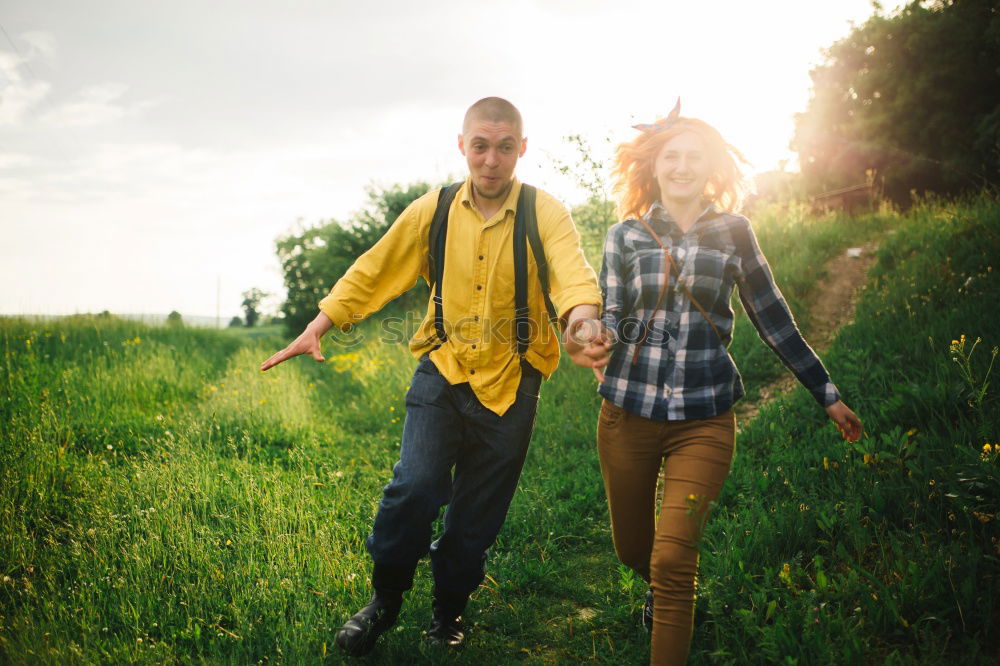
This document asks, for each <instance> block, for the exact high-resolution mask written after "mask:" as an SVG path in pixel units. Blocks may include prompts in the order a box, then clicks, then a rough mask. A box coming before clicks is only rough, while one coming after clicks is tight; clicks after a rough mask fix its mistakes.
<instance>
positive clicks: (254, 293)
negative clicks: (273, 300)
mask: <svg viewBox="0 0 1000 666" xmlns="http://www.w3.org/2000/svg"><path fill="white" fill-rule="evenodd" d="M268 296H270V294H268V293H267V292H266V291H263V290H261V289H258V288H257V287H254V288H253V289H250V290H249V291H244V292H243V312H244V315H245V316H244V319H245V320H246V327H247V328H253V327H254V326H255V325H256V324H257V320H258V319H260V312H259V311H258V308H259V307H260V303H261V301H263V300H264V299H265V298H267V297H268Z"/></svg>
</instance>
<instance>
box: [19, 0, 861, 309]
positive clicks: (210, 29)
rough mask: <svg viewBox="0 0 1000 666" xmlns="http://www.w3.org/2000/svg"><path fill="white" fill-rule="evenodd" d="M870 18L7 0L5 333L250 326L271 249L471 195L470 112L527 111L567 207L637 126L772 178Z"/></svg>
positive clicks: (709, 2) (530, 161) (465, 6)
mask: <svg viewBox="0 0 1000 666" xmlns="http://www.w3.org/2000/svg"><path fill="white" fill-rule="evenodd" d="M872 13H873V10H872V7H871V2H870V0H838V1H837V2H829V1H821V0H760V1H759V2H756V3H748V2H743V1H739V0H732V1H730V0H704V1H702V2H678V1H676V0H659V1H658V2H638V1H636V0H617V1H615V2H599V1H597V0H512V1H510V2H505V3H496V2H491V3H486V2H477V1H475V0H464V1H462V2H458V1H453V0H439V1H437V2H433V3H430V2H426V3H423V2H413V1H412V0H410V1H403V0H382V1H381V2H372V3H362V2H357V1H356V0H352V1H350V2H347V1H346V0H327V1H326V2H319V1H313V2H307V1H295V0H292V1H285V2H280V3H279V2H264V1H263V0H240V1H239V2H232V1H229V0H213V1H212V2H204V1H203V0H170V1H169V2H167V1H161V0H148V1H145V2H135V1H134V0H94V1H92V2H86V3H83V2H78V1H76V0H31V1H30V2H23V1H20V0H0V27H2V32H0V315H9V314H49V315H52V314H72V313H78V312H99V311H102V310H109V311H111V312H113V313H146V314H166V313H167V312H170V311H171V310H177V311H178V312H180V313H181V314H182V315H185V316H209V317H215V316H217V315H218V316H220V317H221V321H222V324H223V325H225V324H226V323H228V321H229V318H230V317H232V316H233V315H237V314H240V302H241V300H242V298H241V293H242V292H244V291H246V290H248V289H250V288H252V287H258V288H261V289H263V290H265V291H267V292H269V293H271V294H273V296H272V297H271V298H270V299H269V301H268V302H267V303H266V307H267V308H270V309H271V310H276V307H277V305H278V303H280V299H281V296H282V295H283V291H284V290H283V286H282V277H281V270H280V264H279V262H278V260H277V256H276V253H275V240H276V239H277V238H279V237H280V236H283V235H286V234H289V233H294V232H296V231H297V230H301V229H302V228H304V227H308V226H312V225H316V224H319V223H321V222H324V221H328V220H330V219H338V220H345V219H348V218H349V217H350V216H351V214H352V213H353V212H355V211H357V210H359V209H360V208H361V207H362V206H363V205H364V204H365V201H366V188H368V187H372V186H374V187H386V186H391V185H393V184H395V183H411V182H415V181H420V180H423V181H427V182H431V183H438V182H444V181H445V180H447V179H450V178H461V177H462V176H464V174H465V162H464V159H463V157H462V155H461V154H460V153H459V151H458V146H457V134H458V132H459V131H460V128H461V121H462V116H463V115H464V112H465V109H466V108H467V107H468V106H469V105H470V104H472V102H474V101H476V100H477V99H480V98H482V97H486V96H489V95H498V96H501V97H505V98H507V99H509V100H511V101H512V102H513V103H514V104H515V105H516V106H518V108H519V109H520V110H521V113H522V115H523V117H524V121H525V134H526V136H527V137H528V151H527V153H526V154H525V156H524V157H523V158H522V159H521V161H520V162H519V164H518V171H517V172H518V176H519V178H521V180H523V181H525V182H530V183H532V184H534V185H537V186H539V187H542V188H543V189H546V190H548V191H550V192H552V193H553V194H555V195H556V196H558V197H560V198H561V199H562V200H563V201H564V202H566V203H567V204H568V205H572V204H574V203H579V202H581V201H583V200H584V198H585V195H584V193H583V192H582V191H581V190H580V188H579V186H578V185H577V184H576V181H575V179H573V178H572V177H568V176H564V175H561V174H560V173H559V170H558V166H559V164H562V163H574V162H575V161H576V160H575V157H576V149H575V148H574V147H573V146H572V145H571V144H570V143H569V142H568V141H567V140H566V137H567V136H570V135H580V136H582V137H583V138H584V140H585V141H586V143H587V144H588V145H589V146H590V147H591V150H592V154H593V155H594V156H595V158H596V159H597V160H598V161H599V162H601V163H602V164H605V163H607V160H608V157H609V156H610V155H611V150H612V147H613V146H614V145H615V144H616V143H618V142H621V141H625V140H629V139H631V138H632V136H634V133H635V130H631V129H630V126H631V125H632V124H635V123H637V122H651V121H653V120H654V119H656V118H657V117H661V116H663V115H665V114H666V113H667V112H668V111H669V110H670V108H671V107H672V106H673V104H674V102H675V101H676V99H677V98H678V97H680V98H681V99H682V113H683V115H685V116H693V117H699V118H702V119H704V120H707V121H708V122H710V123H712V124H713V125H715V126H716V127H717V128H718V129H719V130H720V131H721V132H722V133H723V136H725V137H726V138H727V139H728V140H729V141H730V143H732V144H734V145H735V146H736V147H738V148H739V149H740V150H742V151H743V153H744V154H745V155H746V156H747V157H748V159H749V160H750V162H751V163H752V164H753V169H754V170H756V171H767V170H770V169H776V168H780V167H781V165H782V164H784V165H786V166H785V168H794V159H793V158H794V155H793V153H791V152H790V150H789V148H788V143H789V141H790V139H791V136H792V131H793V118H794V114H795V113H796V112H801V111H803V110H805V107H806V104H807V102H808V99H809V91H810V79H809V70H810V69H811V68H813V67H815V66H816V65H817V64H819V63H820V62H822V49H823V48H824V47H827V46H829V45H830V44H832V43H833V42H835V41H836V40H838V39H840V38H842V37H844V36H846V35H847V34H848V32H849V31H850V28H851V24H852V22H853V23H855V24H860V23H863V22H864V21H865V19H867V18H868V17H869V16H870V15H871V14H872Z"/></svg>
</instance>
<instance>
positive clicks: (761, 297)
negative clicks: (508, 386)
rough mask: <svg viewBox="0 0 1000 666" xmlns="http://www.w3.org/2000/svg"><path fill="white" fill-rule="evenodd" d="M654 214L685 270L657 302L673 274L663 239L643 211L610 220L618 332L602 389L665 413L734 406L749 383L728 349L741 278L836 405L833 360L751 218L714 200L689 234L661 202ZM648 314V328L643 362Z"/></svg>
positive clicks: (764, 322)
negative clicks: (802, 329) (801, 321)
mask: <svg viewBox="0 0 1000 666" xmlns="http://www.w3.org/2000/svg"><path fill="white" fill-rule="evenodd" d="M644 219H645V220H646V222H647V223H648V224H649V225H650V226H651V227H652V228H653V230H655V231H656V232H657V233H659V234H660V240H661V241H662V242H663V245H664V246H665V247H666V248H667V249H669V251H670V253H671V255H672V256H673V258H674V261H675V262H676V263H677V266H678V267H680V276H678V275H677V274H676V273H671V281H670V287H669V288H668V290H667V293H666V294H664V297H663V301H662V302H661V303H660V309H659V310H657V311H656V312H655V313H654V312H652V310H653V308H654V307H655V305H656V299H657V296H658V295H659V293H660V288H661V286H662V284H663V272H664V270H663V263H664V260H665V259H664V256H663V249H661V247H660V245H659V244H658V243H657V242H656V240H655V239H654V238H652V237H651V236H650V234H649V231H647V230H646V228H645V227H644V226H643V225H642V223H641V222H640V221H639V220H633V219H630V220H625V221H624V222H620V223H618V224H616V225H614V226H613V227H611V229H609V230H608V235H607V240H606V242H605V245H604V263H603V265H602V266H601V278H600V283H601V291H602V292H603V294H604V314H603V315H602V321H603V323H604V325H605V326H606V327H607V328H608V329H610V330H612V331H614V332H615V334H616V337H617V340H616V342H615V345H614V347H613V348H612V352H611V360H610V362H609V364H608V366H607V367H606V368H605V372H604V375H605V379H604V382H603V383H602V384H601V386H600V388H599V392H600V394H601V395H602V396H604V397H605V398H606V399H607V400H609V401H610V402H613V403H614V404H616V405H618V406H619V407H622V408H623V409H625V410H627V411H629V412H632V413H634V414H639V415H641V416H644V417H646V418H648V419H654V420H657V421H667V420H671V421H672V420H680V419H694V418H699V419H702V418H709V417H712V416H716V415H718V414H721V413H723V412H725V411H726V410H728V409H730V408H731V407H732V406H733V403H735V402H736V401H737V400H739V399H740V398H741V397H742V396H743V393H744V391H743V381H742V380H741V379H740V374H739V371H737V369H736V365H735V364H734V363H733V359H732V357H731V356H730V355H729V352H728V351H727V349H726V347H728V346H729V342H730V341H731V340H732V331H733V309H732V307H731V306H730V300H731V299H730V297H731V296H732V293H733V287H734V286H739V294H740V300H741V301H742V303H743V308H744V309H745V310H746V312H747V314H748V315H749V317H750V320H751V321H752V322H753V325H754V326H755V327H756V329H757V332H758V333H759V334H760V337H761V339H763V340H764V342H766V343H767V345H768V346H769V347H771V349H773V350H774V351H775V353H777V354H778V357H779V358H780V359H781V361H782V362H783V363H784V364H785V365H786V366H787V367H788V369H789V370H791V371H792V373H794V375H795V376H796V377H797V378H798V380H799V381H800V382H801V383H802V384H803V385H804V386H805V387H806V388H807V389H809V391H810V392H811V393H812V395H813V397H814V398H816V401H817V402H819V403H820V404H821V405H823V406H824V407H826V406H829V405H832V404H833V403H835V402H836V401H838V400H840V394H839V393H838V392H837V387H836V386H834V385H833V383H832V382H831V381H830V375H829V374H828V373H827V371H826V368H824V367H823V364H822V362H821V361H820V360H819V358H818V357H817V356H816V353H815V352H814V351H813V350H812V349H811V348H810V347H809V345H808V344H806V341H805V340H803V339H802V335H801V334H800V333H799V330H798V328H797V327H796V325H795V320H794V319H793V318H792V313H791V312H790V311H789V309H788V305H787V304H786V303H785V299H784V298H783V297H782V295H781V292H780V291H779V290H778V287H777V285H776V284H775V283H774V278H773V276H772V275H771V268H770V267H769V266H768V265H767V259H765V257H764V255H763V253H762V252H761V251H760V247H759V246H758V244H757V237H756V236H755V235H754V233H753V229H751V227H750V221H749V220H747V218H745V217H743V216H741V215H734V214H731V213H726V212H720V211H719V210H717V209H716V208H715V207H714V206H709V207H708V208H706V209H705V211H704V212H703V213H702V214H701V216H700V217H699V218H698V221H697V222H695V224H694V225H693V226H692V227H691V228H690V229H689V230H688V232H687V233H686V234H685V233H682V232H681V230H680V228H679V227H678V226H677V224H676V223H675V222H674V221H673V219H672V218H671V217H670V214H669V213H667V211H666V209H664V208H663V207H662V206H661V205H660V204H659V203H658V202H657V203H655V204H653V206H652V207H651V208H650V210H649V212H648V213H646V216H645V218H644ZM681 282H683V283H684V284H685V285H686V286H687V288H688V289H689V290H690V292H691V294H692V295H693V296H694V298H695V299H697V301H698V303H699V304H700V305H701V306H702V307H703V308H704V309H705V311H706V312H707V313H708V315H709V316H710V317H711V318H712V323H714V324H715V326H716V328H717V329H718V331H719V334H721V336H722V338H723V340H721V341H720V339H719V336H718V335H716V333H715V331H713V330H712V326H711V325H710V324H709V323H708V321H706V320H705V317H704V316H703V315H702V314H701V313H700V312H699V311H698V309H697V307H696V306H695V305H694V304H693V303H692V302H691V299H690V298H688V296H687V294H685V293H684V290H683V289H682V288H681V286H680V283H681ZM650 317H652V320H650ZM646 322H649V323H648V333H647V337H646V340H645V342H644V343H643V344H642V345H641V347H640V349H639V352H638V356H639V358H638V361H637V362H636V363H635V364H634V365H633V364H632V356H633V354H634V353H635V349H636V346H637V345H636V343H637V342H638V340H639V337H640V335H641V332H642V330H643V327H644V326H646V325H647V324H646Z"/></svg>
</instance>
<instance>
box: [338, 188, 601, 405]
mask: <svg viewBox="0 0 1000 666" xmlns="http://www.w3.org/2000/svg"><path fill="white" fill-rule="evenodd" d="M520 192H521V184H520V183H519V182H518V181H517V180H515V181H514V185H513V187H511V190H510V193H509V194H508V195H507V198H506V200H505V201H504V203H503V206H501V208H500V210H499V211H498V212H497V213H496V214H495V215H494V216H493V217H491V218H490V219H488V220H487V219H484V218H483V216H482V214H481V213H480V212H479V209H478V208H476V206H475V204H474V203H473V201H472V195H471V189H470V184H469V181H468V180H466V182H465V184H464V185H462V187H461V188H460V189H459V191H458V193H457V194H456V195H455V199H454V201H452V204H451V209H450V212H449V217H448V234H447V237H446V244H445V261H444V278H443V279H442V284H441V296H442V299H443V301H444V305H443V313H444V326H445V333H446V334H447V337H448V340H447V341H446V342H445V343H444V344H443V345H441V346H440V347H438V348H437V349H434V347H435V346H436V345H438V344H439V341H438V339H437V336H436V335H435V331H434V301H433V293H432V294H431V298H430V299H428V303H427V314H426V315H425V316H424V319H423V321H422V322H421V324H420V327H419V328H418V329H417V332H416V333H415V334H414V336H413V338H411V340H410V350H411V351H412V352H413V354H414V356H417V357H420V356H422V355H423V354H425V353H427V352H430V356H431V360H432V361H433V362H434V365H435V366H436V367H437V368H438V370H439V371H440V372H441V374H442V375H443V376H444V377H445V379H447V380H448V382H449V383H451V384H459V383H462V382H469V385H470V386H471V387H472V390H473V391H474V392H475V394H476V396H477V397H478V398H479V401H480V402H482V403H483V405H484V406H485V407H486V408H487V409H489V410H491V411H493V412H495V413H497V414H499V415H501V416H502V415H503V413H504V412H506V411H507V409H508V408H509V407H510V406H511V405H512V404H514V399H515V397H516V392H517V387H518V383H519V382H520V379H521V365H520V363H519V362H518V357H517V337H516V336H515V335H514V255H513V250H512V247H513V241H512V236H513V233H514V214H515V209H516V207H517V197H518V195H519V194H520ZM437 199H438V191H437V190H433V191H431V192H428V193H427V194H425V195H424V196H422V197H420V198H419V199H417V200H416V201H414V202H413V203H411V204H410V205H409V206H408V207H407V208H406V210H404V211H403V213H402V214H401V215H400V216H399V218H398V219H397V220H396V221H395V222H394V223H393V225H392V226H391V227H390V228H389V230H388V231H387V232H386V233H385V235H384V236H383V237H382V238H381V239H380V240H379V241H378V242H377V243H375V245H374V246H372V248H371V249H370V250H368V251H367V252H365V253H364V254H363V255H361V256H360V257H358V259H357V261H355V262H354V265H353V266H351V268H350V269H349V270H348V271H347V273H345V274H344V276H343V277H342V278H341V279H340V280H338V281H337V284H335V285H334V286H333V289H332V290H330V293H329V295H327V296H326V297H325V298H324V299H323V300H322V301H320V303H319V308H320V310H322V311H323V312H324V313H326V315H327V316H328V317H329V318H330V319H331V320H332V321H333V323H334V325H335V326H338V327H340V328H342V329H346V328H349V327H350V325H351V324H352V323H356V322H358V321H360V320H361V319H363V318H365V317H367V316H368V315H370V314H372V313H374V312H377V311H378V310H380V309H381V308H382V307H383V306H384V305H385V304H386V303H388V302H389V301H391V300H392V299H394V298H396V297H397V296H399V295H400V294H402V293H403V292H405V291H406V290H407V289H409V288H410V287H412V286H413V285H414V284H415V283H416V281H417V278H418V277H423V278H424V280H426V281H427V282H428V283H430V280H429V279H428V250H427V240H428V235H429V233H430V225H431V218H433V217H434V209H435V207H436V205H437ZM536 208H537V215H538V234H539V236H540V237H541V240H542V245H543V246H544V248H545V258H546V260H547V261H548V265H549V285H550V292H549V296H550V297H551V299H552V303H553V305H554V306H555V308H556V311H557V312H558V313H559V316H560V317H565V316H566V313H567V312H569V310H571V309H572V308H573V307H575V306H577V305H595V306H598V307H600V304H601V292H600V289H599V287H598V286H597V278H596V276H595V275H594V269H592V268H591V267H590V265H589V264H588V263H587V260H586V258H584V255H583V251H582V249H581V248H580V235H579V233H578V232H577V230H576V226H575V225H574V224H573V220H572V218H571V217H570V214H569V211H567V210H566V208H565V206H563V205H562V204H561V203H559V202H558V201H556V200H555V199H554V198H553V197H552V196H550V195H548V194H546V193H545V192H543V191H541V190H538V197H537V207H536ZM528 256H529V260H528V311H529V319H530V322H531V329H532V333H533V335H532V336H531V342H530V344H529V346H528V350H527V352H526V354H525V358H526V359H527V361H528V362H529V363H531V365H532V366H533V367H535V368H537V369H538V370H539V371H540V372H541V373H542V374H543V375H544V376H545V377H548V376H549V375H551V374H552V372H553V371H554V370H555V369H556V366H557V365H558V364H559V339H558V334H557V333H556V332H555V331H554V330H553V329H552V327H551V326H549V324H548V316H547V314H546V311H545V302H544V300H543V298H542V289H541V285H540V284H539V282H538V273H537V267H536V264H535V261H534V256H533V255H532V253H531V250H530V246H529V250H528ZM432 349H434V351H431V350H432Z"/></svg>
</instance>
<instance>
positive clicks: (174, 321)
mask: <svg viewBox="0 0 1000 666" xmlns="http://www.w3.org/2000/svg"><path fill="white" fill-rule="evenodd" d="M183 325H184V319H183V318H182V317H181V313H180V312H178V311H177V310H171V311H170V314H168V315H167V326H169V327H170V328H180V327H181V326H183Z"/></svg>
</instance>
